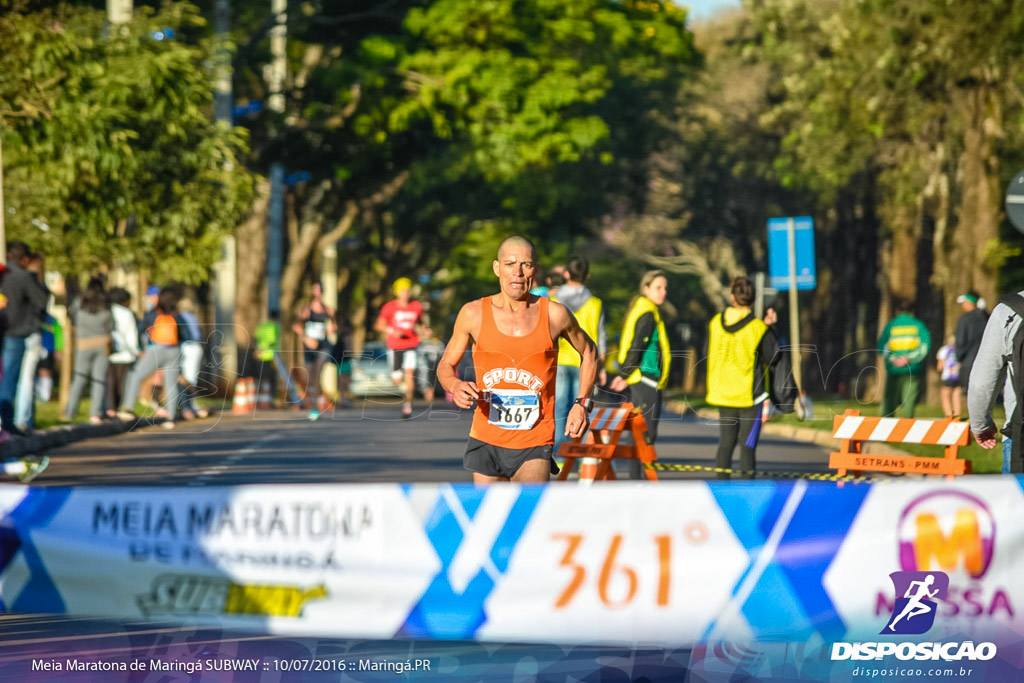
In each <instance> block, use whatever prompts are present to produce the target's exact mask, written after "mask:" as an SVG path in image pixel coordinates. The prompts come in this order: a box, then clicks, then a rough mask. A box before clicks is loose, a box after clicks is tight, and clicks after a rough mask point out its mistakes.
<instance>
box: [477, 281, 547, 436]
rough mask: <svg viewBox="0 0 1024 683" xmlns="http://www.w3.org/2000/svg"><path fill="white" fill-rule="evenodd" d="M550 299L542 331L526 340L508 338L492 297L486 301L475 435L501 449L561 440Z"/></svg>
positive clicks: (539, 318) (541, 317)
mask: <svg viewBox="0 0 1024 683" xmlns="http://www.w3.org/2000/svg"><path fill="white" fill-rule="evenodd" d="M548 303H549V302H548V300H547V299H544V298H541V299H539V300H538V302H537V305H538V306H540V311H539V315H538V316H537V326H536V327H534V329H533V331H532V332H530V333H529V334H527V335H525V336H522V337H513V336H510V335H507V334H504V333H502V332H501V331H500V330H499V329H498V326H497V325H496V324H495V322H494V312H493V311H492V308H491V297H484V298H483V299H481V300H480V304H481V305H480V309H481V316H480V336H479V338H478V339H477V340H476V346H475V347H474V349H473V366H474V367H475V368H476V385H477V388H478V389H479V390H480V393H481V397H480V400H478V401H477V403H476V411H475V412H474V414H473V426H472V427H471V428H470V430H469V435H470V436H471V437H472V438H474V439H478V440H480V441H483V442H484V443H489V444H491V445H492V446H500V447H501V448H516V449H522V448H534V447H537V446H546V445H548V444H552V443H554V441H555V422H554V415H555V372H556V363H557V359H558V347H557V346H555V344H554V343H553V342H552V341H551V331H550V328H549V324H548Z"/></svg>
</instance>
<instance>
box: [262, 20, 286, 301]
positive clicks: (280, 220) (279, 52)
mask: <svg viewBox="0 0 1024 683" xmlns="http://www.w3.org/2000/svg"><path fill="white" fill-rule="evenodd" d="M270 11H271V12H272V13H273V16H274V27H273V28H272V29H271V30H270V54H271V57H272V59H271V63H270V79H269V81H270V82H269V83H268V88H269V91H270V96H269V97H268V98H267V108H268V109H269V110H270V111H272V112H274V113H275V114H284V105H285V100H284V81H285V76H286V74H287V66H288V55H287V53H286V48H287V41H288V0H273V2H272V4H271V7H270ZM284 176H285V169H284V165H283V164H281V163H279V162H275V163H273V164H271V166H270V206H269V207H268V210H269V216H268V223H269V225H268V228H269V234H268V235H267V309H268V312H274V311H277V312H278V313H282V319H286V318H287V316H284V315H283V311H281V274H282V271H283V264H284V253H283V252H284V205H285V185H284Z"/></svg>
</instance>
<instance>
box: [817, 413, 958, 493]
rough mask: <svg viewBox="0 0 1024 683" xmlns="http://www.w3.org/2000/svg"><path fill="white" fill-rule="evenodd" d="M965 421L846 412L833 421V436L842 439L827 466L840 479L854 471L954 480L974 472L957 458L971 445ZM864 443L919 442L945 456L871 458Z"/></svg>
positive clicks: (856, 472) (857, 472)
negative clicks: (864, 450)
mask: <svg viewBox="0 0 1024 683" xmlns="http://www.w3.org/2000/svg"><path fill="white" fill-rule="evenodd" d="M967 427H968V425H967V423H966V422H960V421H954V420H918V419H914V418H903V417H862V416H861V414H860V411H859V410H847V411H846V413H844V414H843V415H836V416H835V418H834V419H833V421H832V436H833V438H836V439H839V441H840V443H841V446H840V450H839V452H838V453H832V454H831V455H830V456H829V459H828V466H829V467H830V468H831V469H834V470H837V471H838V473H839V475H840V476H845V475H846V472H847V471H848V470H849V471H852V472H854V473H855V474H858V475H859V474H860V472H862V471H868V472H898V473H901V474H945V475H946V477H947V478H948V479H952V478H953V477H954V476H956V475H958V474H965V473H968V472H970V471H971V464H970V463H969V462H967V461H966V460H960V459H959V458H958V457H957V454H958V450H959V448H960V447H961V446H966V445H967V444H968V443H970V438H971V435H970V432H969V431H968V428H967ZM865 441H876V442H884V443H916V444H921V445H925V446H945V447H946V457H944V458H938V457H935V458H929V457H917V456H913V455H903V454H896V453H894V454H892V455H868V454H864V453H861V445H862V444H863V443H864V442H865Z"/></svg>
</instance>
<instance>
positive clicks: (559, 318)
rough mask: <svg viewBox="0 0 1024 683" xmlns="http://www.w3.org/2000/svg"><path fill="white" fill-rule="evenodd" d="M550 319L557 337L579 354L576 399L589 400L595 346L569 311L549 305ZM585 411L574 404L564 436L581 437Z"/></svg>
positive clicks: (593, 377)
mask: <svg viewBox="0 0 1024 683" xmlns="http://www.w3.org/2000/svg"><path fill="white" fill-rule="evenodd" d="M550 311H551V313H550V317H551V319H552V322H553V323H554V324H555V327H556V329H557V330H558V336H559V337H561V338H563V339H565V340H566V341H567V342H569V344H570V345H571V346H572V347H573V348H574V349H576V352H577V353H579V354H580V391H579V393H578V394H577V395H576V398H590V394H591V392H593V390H594V380H595V379H596V378H597V346H596V345H595V344H594V340H593V339H591V338H590V337H589V336H588V335H587V333H586V332H584V331H583V328H581V327H580V324H579V323H578V322H577V321H576V317H575V316H573V315H572V314H571V313H569V309H567V308H566V307H565V306H563V305H562V304H559V303H555V302H552V303H551V304H550ZM587 422H588V415H587V411H586V410H585V409H584V408H583V406H581V405H580V404H578V403H574V404H573V406H572V409H571V410H570V411H569V417H568V419H567V420H566V423H565V435H566V436H568V437H569V438H573V439H574V438H576V437H578V436H583V433H584V432H585V431H586V429H587Z"/></svg>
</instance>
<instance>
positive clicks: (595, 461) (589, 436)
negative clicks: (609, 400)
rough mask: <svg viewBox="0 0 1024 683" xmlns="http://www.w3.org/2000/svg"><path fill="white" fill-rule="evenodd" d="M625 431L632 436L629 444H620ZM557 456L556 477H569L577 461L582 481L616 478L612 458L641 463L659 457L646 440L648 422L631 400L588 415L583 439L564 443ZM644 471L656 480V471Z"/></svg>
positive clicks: (584, 482) (646, 462)
mask: <svg viewBox="0 0 1024 683" xmlns="http://www.w3.org/2000/svg"><path fill="white" fill-rule="evenodd" d="M624 431H628V432H630V433H631V434H632V435H633V443H632V444H619V439H620V438H621V437H622V433H623V432H624ZM557 455H559V456H560V457H562V458H565V463H564V464H563V465H562V471H561V472H560V473H559V474H558V480H559V481H565V480H566V479H568V478H569V473H570V472H572V469H573V467H574V466H575V464H576V460H580V483H581V484H589V483H591V482H593V481H602V480H612V479H615V478H616V477H615V470H614V469H613V468H612V460H613V459H615V458H624V459H636V460H640V461H641V462H642V463H643V464H644V465H648V464H651V463H653V462H654V461H655V460H657V459H658V455H657V453H656V452H655V450H654V446H653V445H652V444H649V443H647V421H646V420H645V419H644V416H643V415H642V414H641V413H640V411H639V410H638V409H636V408H634V407H633V404H632V403H623V404H622V405H621V406H615V407H611V408H595V409H594V410H593V412H591V414H590V430H589V431H588V432H587V433H586V434H585V435H584V436H583V439H574V440H573V441H571V442H565V443H563V444H562V445H561V446H559V448H558V453H557ZM644 474H645V475H646V476H647V478H648V479H650V480H652V481H657V479H658V474H657V472H656V471H655V470H653V469H650V468H648V467H645V468H644Z"/></svg>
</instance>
